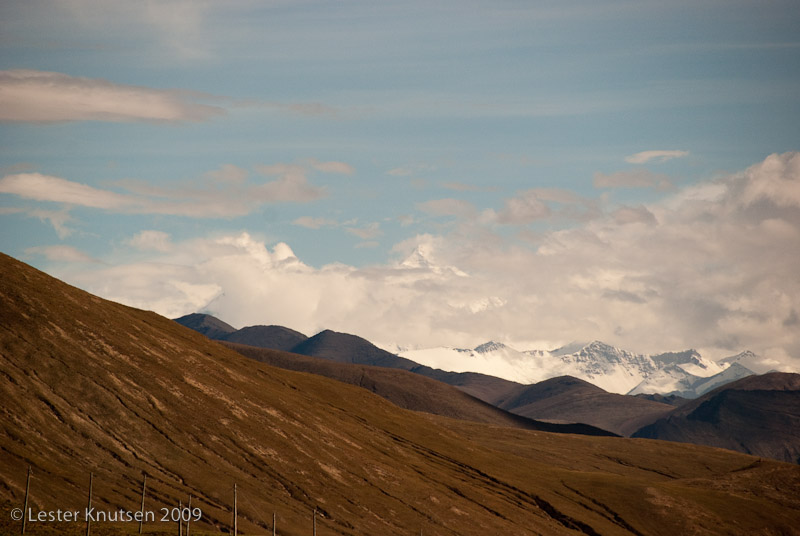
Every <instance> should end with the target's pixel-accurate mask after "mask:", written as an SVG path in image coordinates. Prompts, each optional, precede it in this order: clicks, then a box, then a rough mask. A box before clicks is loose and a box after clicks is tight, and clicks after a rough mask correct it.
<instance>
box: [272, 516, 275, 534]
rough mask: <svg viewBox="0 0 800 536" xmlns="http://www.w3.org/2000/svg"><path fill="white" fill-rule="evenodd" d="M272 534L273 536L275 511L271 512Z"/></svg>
mask: <svg viewBox="0 0 800 536" xmlns="http://www.w3.org/2000/svg"><path fill="white" fill-rule="evenodd" d="M272 536H275V512H272Z"/></svg>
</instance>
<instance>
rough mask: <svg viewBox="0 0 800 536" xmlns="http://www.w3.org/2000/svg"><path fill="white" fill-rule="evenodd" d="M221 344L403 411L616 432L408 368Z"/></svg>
mask: <svg viewBox="0 0 800 536" xmlns="http://www.w3.org/2000/svg"><path fill="white" fill-rule="evenodd" d="M221 344H223V345H225V346H227V347H228V348H231V349H232V350H235V351H237V352H239V353H240V354H242V355H243V356H246V357H249V358H250V359H255V360H256V361H259V362H261V363H266V364H268V365H272V366H273V367H280V368H282V369H288V370H295V371H298V372H309V373H311V374H319V375H320V376H325V377H326V378H331V379H334V380H338V381H340V382H345V383H349V384H351V385H357V386H358V387H362V388H364V389H367V390H369V391H371V392H373V393H375V394H376V395H378V396H380V397H381V398H385V399H386V400H388V401H390V402H392V403H393V404H395V405H396V406H399V407H401V408H403V409H410V410H412V411H423V412H425V413H432V414H434V415H441V416H443V417H451V418H453V419H462V420H465V421H473V422H481V423H486V424H495V425H499V426H513V427H516V428H524V429H526V430H542V431H547V432H556V433H562V434H566V433H571V434H586V435H602V436H612V435H615V434H612V433H610V432H607V431H605V430H601V429H599V428H596V427H594V426H589V425H586V424H553V423H548V422H539V421H536V420H533V419H529V418H527V417H523V416H521V415H515V414H513V413H509V412H508V411H505V410H502V409H500V408H498V407H496V406H493V405H492V404H489V403H488V402H484V401H482V400H479V399H477V398H475V397H473V396H470V395H468V394H467V393H465V392H462V391H460V390H459V389H457V388H455V387H452V386H450V385H447V384H444V383H442V382H439V381H436V380H432V379H430V378H425V377H423V376H419V375H418V374H413V373H411V372H408V371H406V370H400V369H393V368H385V367H377V366H368V365H356V364H352V363H340V362H337V361H330V360H327V359H322V358H316V357H309V356H304V355H299V354H291V353H288V352H281V351H278V350H272V349H267V348H256V347H254V346H246V345H242V344H233V343H230V342H227V341H223V342H222V343H221Z"/></svg>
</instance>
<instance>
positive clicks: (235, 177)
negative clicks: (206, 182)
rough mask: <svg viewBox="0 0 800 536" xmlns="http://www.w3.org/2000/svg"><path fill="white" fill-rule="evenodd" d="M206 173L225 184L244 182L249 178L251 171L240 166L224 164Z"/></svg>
mask: <svg viewBox="0 0 800 536" xmlns="http://www.w3.org/2000/svg"><path fill="white" fill-rule="evenodd" d="M206 175H207V176H208V177H210V178H211V179H212V180H215V181H217V182H220V183H223V184H242V183H243V182H245V181H246V180H247V176H248V175H249V173H248V172H247V170H246V169H244V168H240V167H239V166H235V165H233V164H224V165H223V166H221V167H220V168H219V169H215V170H212V171H209V172H208V173H206Z"/></svg>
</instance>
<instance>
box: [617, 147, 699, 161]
mask: <svg viewBox="0 0 800 536" xmlns="http://www.w3.org/2000/svg"><path fill="white" fill-rule="evenodd" d="M685 156H689V151H677V150H671V151H642V152H639V153H636V154H632V155H630V156H626V157H625V161H626V162H628V163H629V164H646V163H647V162H650V161H651V160H655V161H656V162H659V163H660V162H666V161H667V160H672V159H673V158H683V157H685Z"/></svg>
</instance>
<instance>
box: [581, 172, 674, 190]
mask: <svg viewBox="0 0 800 536" xmlns="http://www.w3.org/2000/svg"><path fill="white" fill-rule="evenodd" d="M593 184H594V187H595V188H655V189H657V190H661V191H667V190H671V189H673V188H674V186H673V184H672V180H671V179H670V178H669V176H668V175H664V174H663V173H653V172H652V171H650V170H648V169H644V168H638V169H631V170H627V171H617V172H616V173H610V174H608V175H606V174H605V173H595V174H594V180H593Z"/></svg>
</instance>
